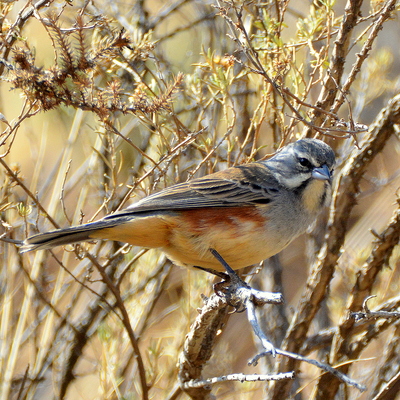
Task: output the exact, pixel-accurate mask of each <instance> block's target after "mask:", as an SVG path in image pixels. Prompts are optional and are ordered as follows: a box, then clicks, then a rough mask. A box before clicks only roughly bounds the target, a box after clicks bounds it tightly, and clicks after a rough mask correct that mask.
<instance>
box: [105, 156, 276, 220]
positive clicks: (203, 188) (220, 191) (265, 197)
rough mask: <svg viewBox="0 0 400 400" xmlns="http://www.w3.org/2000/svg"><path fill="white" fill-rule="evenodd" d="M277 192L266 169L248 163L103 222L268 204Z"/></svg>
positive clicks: (180, 187) (170, 190) (166, 191)
mask: <svg viewBox="0 0 400 400" xmlns="http://www.w3.org/2000/svg"><path fill="white" fill-rule="evenodd" d="M279 190H280V187H279V184H278V182H277V181H276V179H275V178H274V177H273V176H272V174H271V173H270V171H269V170H268V168H266V167H265V166H264V165H262V164H259V163H252V164H246V165H243V166H238V167H233V168H229V169H227V170H224V171H220V172H216V173H214V174H211V175H207V176H205V177H202V178H198V179H193V180H191V181H189V182H185V183H179V184H177V185H174V186H171V187H169V188H166V189H164V190H162V191H161V192H158V193H155V194H152V195H150V196H148V197H146V198H144V199H143V200H141V201H139V202H137V203H135V204H133V205H132V206H130V207H128V208H126V209H125V210H121V211H119V212H117V213H115V214H111V215H109V216H107V217H105V219H108V218H114V217H117V216H118V217H121V216H124V215H126V216H128V215H131V214H136V213H140V212H146V211H156V210H157V211H160V210H162V211H173V210H182V209H193V208H201V207H235V206H243V205H248V206H251V205H255V204H268V203H270V202H272V201H273V200H274V197H275V196H276V195H277V193H278V191H279Z"/></svg>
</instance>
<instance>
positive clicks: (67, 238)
mask: <svg viewBox="0 0 400 400" xmlns="http://www.w3.org/2000/svg"><path fill="white" fill-rule="evenodd" d="M106 227H107V228H109V227H112V224H110V222H108V221H107V222H105V221H102V220H100V221H96V222H90V223H88V224H84V225H79V226H72V227H70V228H64V229H57V230H54V231H50V232H46V233H39V234H38V235H34V236H31V237H29V238H27V239H25V240H24V241H23V242H22V245H21V247H20V252H21V253H26V252H28V251H32V250H45V249H51V248H52V247H55V246H62V245H66V244H71V243H78V242H83V241H85V240H90V239H92V238H93V236H92V235H93V234H95V232H96V231H99V230H101V229H104V228H106Z"/></svg>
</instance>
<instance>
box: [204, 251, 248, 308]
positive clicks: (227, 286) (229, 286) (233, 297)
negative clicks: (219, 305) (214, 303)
mask: <svg viewBox="0 0 400 400" xmlns="http://www.w3.org/2000/svg"><path fill="white" fill-rule="evenodd" d="M210 252H211V254H212V255H213V256H214V257H215V258H216V259H217V260H218V261H219V262H220V263H221V265H222V266H223V267H224V268H225V271H226V273H222V275H224V276H221V278H222V279H223V281H222V282H218V283H216V284H215V285H214V291H215V293H216V294H217V295H218V296H223V297H225V298H226V301H227V303H228V304H229V305H230V306H232V307H234V308H235V310H236V312H243V311H245V309H246V308H245V307H244V303H243V301H242V299H241V298H240V296H238V293H239V292H240V290H239V289H240V288H246V289H250V286H249V285H248V284H247V283H246V282H245V281H244V280H243V279H241V278H240V277H239V275H238V274H237V273H236V272H235V271H234V270H233V269H232V268H231V266H230V265H229V264H228V263H227V262H226V261H225V260H224V259H223V257H222V256H221V254H219V253H218V251H217V250H215V249H210ZM218 276H220V275H218Z"/></svg>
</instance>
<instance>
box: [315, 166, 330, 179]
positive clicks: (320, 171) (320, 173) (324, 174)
mask: <svg viewBox="0 0 400 400" xmlns="http://www.w3.org/2000/svg"><path fill="white" fill-rule="evenodd" d="M311 176H312V177H313V178H314V179H318V180H320V181H331V179H332V176H331V172H330V171H329V168H328V166H327V165H326V164H324V165H323V166H322V167H319V168H314V169H313V172H312V174H311Z"/></svg>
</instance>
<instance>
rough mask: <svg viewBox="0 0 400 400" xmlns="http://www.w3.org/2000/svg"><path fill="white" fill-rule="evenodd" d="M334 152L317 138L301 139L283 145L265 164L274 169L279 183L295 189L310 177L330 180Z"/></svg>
mask: <svg viewBox="0 0 400 400" xmlns="http://www.w3.org/2000/svg"><path fill="white" fill-rule="evenodd" d="M334 164H335V153H334V152H333V150H332V148H331V147H330V146H328V145H327V144H326V143H324V142H323V141H322V140H318V139H301V140H298V141H297V142H294V143H291V144H289V145H287V146H285V147H283V148H282V149H281V150H280V151H279V152H278V153H276V154H275V155H274V156H273V157H272V158H270V159H269V160H267V161H266V165H267V166H268V167H269V168H270V169H271V170H273V171H274V173H275V176H276V178H277V179H278V181H279V183H280V184H281V185H283V186H285V187H287V188H289V189H292V190H294V189H296V188H299V187H300V186H302V185H304V184H305V183H306V182H307V181H309V180H310V179H318V180H326V181H328V182H329V183H330V182H331V180H332V172H333V166H334Z"/></svg>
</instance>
